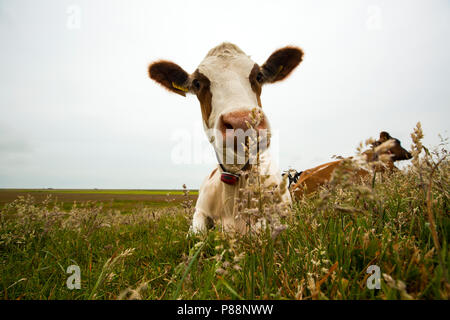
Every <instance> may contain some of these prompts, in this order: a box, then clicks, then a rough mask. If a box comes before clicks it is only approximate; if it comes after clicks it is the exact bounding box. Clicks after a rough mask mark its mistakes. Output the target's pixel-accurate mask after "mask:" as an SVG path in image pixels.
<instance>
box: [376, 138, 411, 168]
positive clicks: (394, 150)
mask: <svg viewBox="0 0 450 320" xmlns="http://www.w3.org/2000/svg"><path fill="white" fill-rule="evenodd" d="M387 141H389V142H390V143H389V144H388V148H382V150H383V151H382V153H383V154H387V155H389V156H390V159H391V161H393V162H395V161H399V160H409V159H411V158H412V155H411V153H410V152H409V151H407V150H405V149H404V148H403V147H402V145H401V143H400V140H398V139H396V138H393V137H391V135H390V134H389V133H387V132H386V131H381V132H380V138H379V139H378V140H377V141H375V142H374V143H373V144H372V146H373V147H378V146H380V145H381V144H383V143H385V142H387Z"/></svg>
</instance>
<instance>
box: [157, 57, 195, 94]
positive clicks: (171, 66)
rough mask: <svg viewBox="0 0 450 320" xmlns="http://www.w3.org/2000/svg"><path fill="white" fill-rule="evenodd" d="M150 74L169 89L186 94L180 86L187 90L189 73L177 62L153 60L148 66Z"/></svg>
mask: <svg viewBox="0 0 450 320" xmlns="http://www.w3.org/2000/svg"><path fill="white" fill-rule="evenodd" d="M148 75H149V77H150V78H151V79H153V80H155V81H156V82H157V83H159V84H160V85H162V86H163V87H164V88H166V89H167V90H169V91H172V92H175V93H178V94H180V95H182V96H186V91H184V90H181V89H180V88H186V90H187V85H188V83H189V81H188V80H189V74H188V73H187V72H186V71H184V70H183V69H182V68H181V67H180V66H179V65H177V64H176V63H173V62H170V61H165V60H160V61H156V62H153V63H152V64H150V66H149V67H148ZM174 84H175V86H174ZM177 87H178V88H177Z"/></svg>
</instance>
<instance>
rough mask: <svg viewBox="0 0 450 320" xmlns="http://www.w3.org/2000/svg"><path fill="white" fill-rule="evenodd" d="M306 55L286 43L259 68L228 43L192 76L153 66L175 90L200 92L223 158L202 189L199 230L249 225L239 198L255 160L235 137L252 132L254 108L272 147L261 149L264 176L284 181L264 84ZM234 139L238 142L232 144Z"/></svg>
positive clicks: (169, 65) (206, 122) (286, 198)
mask: <svg viewBox="0 0 450 320" xmlns="http://www.w3.org/2000/svg"><path fill="white" fill-rule="evenodd" d="M302 57H303V52H302V50H301V49H300V48H297V47H291V46H289V47H284V48H282V49H279V50H277V51H275V52H274V53H272V54H271V55H270V57H269V58H268V59H267V61H266V62H265V63H264V64H263V65H262V66H259V65H258V64H257V63H255V62H254V61H253V60H252V59H250V57H249V56H247V55H246V54H245V53H244V52H243V51H242V50H241V49H240V48H239V47H237V46H236V45H234V44H232V43H222V44H220V45H219V46H217V47H215V48H213V49H211V50H210V51H209V52H208V54H207V55H206V57H205V58H204V59H203V61H202V62H201V63H200V65H199V66H198V68H197V69H196V70H195V71H194V72H193V73H192V74H189V73H187V72H186V71H184V70H183V69H182V68H181V67H180V66H178V65H177V64H175V63H173V62H170V61H165V60H162V61H157V62H154V63H152V64H151V65H150V66H149V70H148V71H149V75H150V78H152V79H153V80H155V81H156V82H158V83H159V84H161V85H162V86H163V87H165V88H166V89H168V90H169V91H171V92H174V93H177V94H180V95H182V96H186V94H187V93H192V94H195V95H196V96H197V98H198V100H199V101H200V108H201V115H202V118H203V126H204V129H205V133H206V135H207V137H208V139H209V141H210V143H211V144H212V145H213V147H214V150H215V152H216V155H217V158H218V162H219V164H218V166H217V167H216V168H215V169H214V170H213V171H212V173H211V174H210V175H208V177H206V179H205V180H204V182H203V184H202V185H201V187H200V190H199V197H198V200H197V203H196V207H195V213H194V218H193V223H192V230H193V231H194V232H201V231H205V230H206V229H207V226H208V225H209V224H210V222H211V220H212V221H221V222H222V225H223V227H224V228H225V230H235V231H240V232H245V231H246V227H245V223H244V222H243V221H241V220H239V219H237V218H236V217H235V214H234V212H235V211H234V203H235V202H234V198H235V196H236V195H237V191H238V188H239V186H242V184H243V183H244V181H242V180H244V179H245V178H244V177H242V176H241V177H240V173H242V172H243V170H244V171H245V170H248V168H249V166H251V164H250V165H249V162H248V158H245V159H247V161H246V162H245V161H242V159H241V158H240V155H238V154H237V153H238V149H239V148H238V145H239V144H238V143H236V138H235V137H236V132H238V131H242V132H246V130H248V123H249V122H251V112H252V110H254V109H257V110H259V111H260V114H261V118H260V121H259V122H258V123H256V124H255V126H254V129H255V130H256V131H257V132H258V133H261V136H264V137H266V146H267V148H263V149H260V151H261V157H260V174H264V175H268V176H269V178H268V179H267V180H266V181H265V183H266V184H267V185H270V184H274V183H275V184H277V185H280V183H281V175H280V172H279V169H278V168H277V167H276V165H275V164H274V162H273V161H272V159H271V156H270V153H269V151H268V146H269V144H270V126H269V121H268V119H267V117H266V116H265V114H264V113H263V112H262V109H261V108H262V105H261V98H260V97H261V88H262V86H263V85H264V84H267V83H274V82H277V81H281V80H283V79H285V78H286V77H287V76H288V75H289V74H290V73H291V71H292V70H294V69H295V67H297V65H298V64H299V63H300V62H301V61H302ZM263 133H264V134H263ZM230 140H231V141H233V142H234V143H232V146H231V147H230V144H229V142H230ZM245 141H246V142H247V140H245ZM239 150H240V149H239ZM225 154H226V156H225ZM230 154H231V157H230ZM225 160H226V161H225ZM282 201H283V202H286V203H289V204H290V203H291V197H290V194H289V192H288V190H287V188H286V190H283V195H282Z"/></svg>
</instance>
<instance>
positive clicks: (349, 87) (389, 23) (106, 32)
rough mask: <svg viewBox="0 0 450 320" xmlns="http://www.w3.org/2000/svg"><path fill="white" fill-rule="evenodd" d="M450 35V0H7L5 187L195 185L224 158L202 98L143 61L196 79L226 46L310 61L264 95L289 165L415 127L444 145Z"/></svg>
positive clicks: (3, 0)
mask: <svg viewBox="0 0 450 320" xmlns="http://www.w3.org/2000/svg"><path fill="white" fill-rule="evenodd" d="M449 39H450V2H449V1H447V0H442V1H435V0H433V1H411V0H405V1H377V0H371V1H361V0H355V1H350V0H346V1H334V0H331V1H317V0H314V1H312V0H311V1H298V0H295V1H279V0H277V1H261V0H258V1H247V0H246V1H242V0H238V1H230V0H227V1H177V0H171V1H137V0H133V1H125V0H123V1H112V0H108V1H106V0H105V1H99V0H87V1H76V0H72V1H62V0H54V1H49V0H40V1H35V0H30V1H23V0H10V1H8V0H0V43H1V50H0V69H1V72H0V187H4V188H22V187H24V188H41V187H45V188H47V187H53V188H95V187H96V188H143V189H153V188H180V187H181V185H182V184H183V183H186V184H187V186H188V187H189V188H193V189H197V188H198V187H199V186H200V183H201V181H202V180H203V179H204V177H205V176H206V175H207V174H208V173H209V172H210V171H211V169H212V168H213V167H214V164H215V160H214V154H213V151H212V147H211V146H209V145H208V142H207V141H206V138H205V135H204V133H203V131H202V127H201V112H200V106H199V103H198V100H197V98H196V97H195V96H192V95H191V96H188V97H186V98H183V97H181V96H179V95H176V94H171V93H169V92H167V91H165V90H163V89H162V88H161V87H160V86H158V85H156V84H155V83H154V82H153V81H151V80H150V79H149V78H148V75H147V66H148V64H149V63H150V62H151V61H153V60H156V59H161V58H164V59H167V60H172V61H174V62H176V63H178V64H179V65H180V66H182V67H183V68H184V69H185V70H186V71H188V72H193V71H194V70H195V69H196V67H197V65H198V64H199V63H200V62H201V60H202V59H203V58H204V56H205V55H206V53H207V52H208V50H209V49H211V48H212V47H214V46H216V45H218V44H220V43H221V42H223V41H230V42H233V43H235V44H237V45H238V46H239V47H240V48H241V49H242V50H244V51H245V52H246V53H247V54H248V55H250V56H251V57H252V59H253V60H255V62H257V63H259V64H262V63H263V62H264V61H265V60H266V59H267V58H268V56H269V55H270V54H271V53H272V52H273V51H274V50H276V49H278V48H280V47H283V46H285V45H297V46H300V47H301V48H302V49H303V50H304V52H305V56H304V60H303V62H302V64H301V65H300V66H299V67H298V68H297V69H296V70H295V71H294V73H293V74H292V75H291V76H290V77H289V78H288V79H287V80H285V81H283V82H280V83H277V84H273V85H267V86H265V87H264V88H263V93H262V96H261V99H262V104H263V108H264V110H265V112H266V114H267V116H268V118H269V120H270V122H271V126H272V128H273V130H274V133H275V134H276V135H277V136H278V138H277V140H278V147H276V144H275V147H276V148H275V149H276V150H275V153H276V157H277V158H278V160H279V165H280V168H281V169H282V170H284V169H288V168H289V167H291V168H295V169H298V170H304V169H307V168H310V167H314V166H316V165H319V164H321V163H324V162H327V161H329V160H330V159H331V156H332V155H334V154H337V155H342V156H351V155H353V154H354V152H355V148H356V146H357V145H358V143H359V142H360V141H364V140H365V139H367V138H369V137H377V136H378V134H379V132H380V131H382V130H385V131H388V132H389V133H390V134H391V135H392V136H394V137H396V138H399V139H400V140H401V141H402V144H403V146H404V147H407V149H409V148H410V145H411V138H410V133H411V131H412V129H413V128H414V126H415V124H416V123H417V121H421V122H422V126H423V129H424V132H425V140H424V142H425V144H426V145H429V146H434V145H437V144H438V143H439V138H438V134H439V133H441V134H442V135H443V136H446V137H448V136H449V132H448V129H449V119H450V111H449V110H450V108H449V107H450V106H449V102H450V87H449V84H450V81H449V80H450V61H449V58H448V57H449V56H450V42H449ZM190 140H191V141H190ZM180 146H184V148H185V149H184V151H185V152H186V150H188V151H189V150H191V151H192V154H191V156H190V157H188V158H187V159H186V160H185V161H183V162H182V163H179V161H174V154H176V153H177V152H178V151H179V148H180ZM199 150H200V151H199ZM208 159H209V160H208Z"/></svg>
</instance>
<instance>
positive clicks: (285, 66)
mask: <svg viewBox="0 0 450 320" xmlns="http://www.w3.org/2000/svg"><path fill="white" fill-rule="evenodd" d="M302 59H303V51H302V49H300V48H297V47H284V48H281V49H279V50H277V51H275V52H274V53H272V54H271V55H270V57H269V59H267V61H266V62H265V63H264V65H263V66H262V72H263V74H264V77H265V80H266V81H267V82H276V81H280V80H283V79H285V78H286V77H287V76H288V75H289V74H290V73H291V72H292V70H294V69H295V67H297V66H298V65H299V63H300V62H302Z"/></svg>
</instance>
